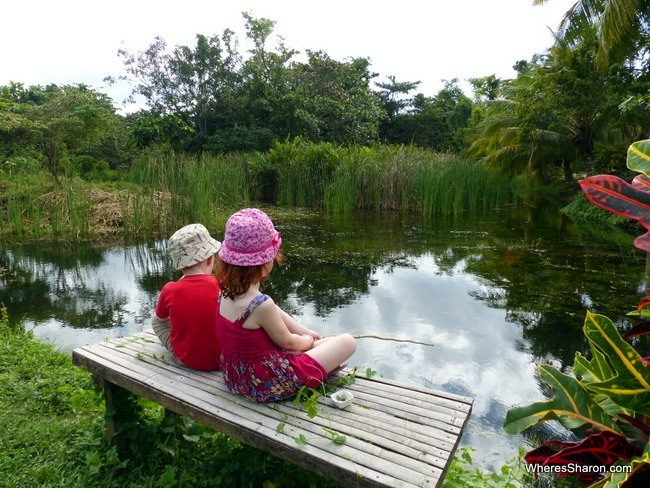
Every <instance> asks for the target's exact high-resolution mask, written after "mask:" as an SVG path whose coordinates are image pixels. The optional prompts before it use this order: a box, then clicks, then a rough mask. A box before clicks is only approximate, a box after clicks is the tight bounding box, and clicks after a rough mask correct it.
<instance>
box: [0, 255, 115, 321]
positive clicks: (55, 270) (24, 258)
mask: <svg viewBox="0 0 650 488" xmlns="http://www.w3.org/2000/svg"><path fill="white" fill-rule="evenodd" d="M104 253H105V250H101V249H97V248H94V247H92V246H89V245H84V244H75V245H70V244H65V243H55V244H38V245H14V246H11V248H3V249H1V250H0V267H1V268H2V276H1V281H0V284H1V287H0V301H2V302H3V303H4V304H5V305H6V306H7V307H8V309H9V315H10V318H11V319H12V320H16V321H22V320H31V321H33V322H34V323H36V324H38V323H40V322H43V321H46V320H49V319H55V320H57V321H60V322H62V323H64V324H67V325H70V326H72V327H84V328H109V327H113V326H115V325H116V324H119V323H120V321H121V315H122V313H123V308H124V306H125V305H126V304H127V302H128V297H127V296H126V295H125V294H124V293H121V292H119V291H117V290H115V289H113V288H111V287H110V286H107V285H106V284H105V283H104V282H103V281H102V277H101V276H99V273H98V270H99V268H100V266H101V265H102V264H103V263H104V261H105V258H104Z"/></svg>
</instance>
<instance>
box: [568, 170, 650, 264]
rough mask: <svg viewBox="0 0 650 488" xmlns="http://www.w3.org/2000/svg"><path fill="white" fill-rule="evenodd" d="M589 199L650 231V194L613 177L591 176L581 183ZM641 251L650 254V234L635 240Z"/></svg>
mask: <svg viewBox="0 0 650 488" xmlns="http://www.w3.org/2000/svg"><path fill="white" fill-rule="evenodd" d="M579 183H580V187H581V188H582V191H583V192H584V194H585V196H586V197H587V199H588V200H589V201H590V202H591V203H593V204H594V205H596V206H598V207H600V208H603V209H605V210H609V211H610V212H612V213H615V214H617V215H621V216H623V217H627V218H629V219H634V220H636V221H638V222H639V224H641V225H642V226H643V227H645V228H646V230H650V193H647V192H645V191H642V190H639V189H638V188H635V187H634V186H632V185H631V184H629V183H628V182H627V181H625V180H623V179H622V178H619V177H618V176H613V175H597V176H590V177H589V178H585V179H582V180H580V181H579ZM634 245H635V246H636V247H638V248H639V249H642V250H644V251H646V252H650V232H646V233H645V234H643V235H642V236H640V237H637V238H636V239H635V240H634Z"/></svg>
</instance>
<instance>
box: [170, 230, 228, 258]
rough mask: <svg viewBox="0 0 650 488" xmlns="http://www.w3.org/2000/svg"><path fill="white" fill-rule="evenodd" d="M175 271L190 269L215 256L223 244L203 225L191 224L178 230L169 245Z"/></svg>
mask: <svg viewBox="0 0 650 488" xmlns="http://www.w3.org/2000/svg"><path fill="white" fill-rule="evenodd" d="M167 248H168V250H169V254H171V257H172V263H173V265H174V269H183V268H189V267H190V266H193V265H195V264H197V263H201V262H203V261H205V260H206V259H208V258H209V257H210V256H214V255H215V254H216V253H217V252H219V249H220V248H221V243H220V242H219V241H217V240H216V239H213V238H212V237H211V236H210V233H209V232H208V229H206V228H205V227H204V226H203V225H201V224H190V225H186V226H185V227H182V228H180V229H178V230H177V231H176V232H174V234H173V235H172V236H171V237H170V238H169V241H168V243H167Z"/></svg>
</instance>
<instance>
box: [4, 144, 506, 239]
mask: <svg viewBox="0 0 650 488" xmlns="http://www.w3.org/2000/svg"><path fill="white" fill-rule="evenodd" d="M60 180H61V184H60V185H57V184H55V183H54V181H53V179H52V177H51V175H49V174H48V173H47V172H46V171H44V169H43V168H42V167H40V166H39V164H38V163H37V162H35V161H23V162H22V163H21V165H20V166H18V167H16V168H14V169H12V171H11V172H10V173H8V172H4V173H3V172H1V171H0V237H2V238H6V239H34V238H36V239H39V238H45V239H48V238H52V239H64V240H65V239H80V238H81V239H94V238H98V237H103V236H106V235H113V236H119V237H128V236H134V237H143V236H150V235H167V234H168V233H169V232H172V231H173V230H175V229H176V228H178V227H180V226H182V225H185V224H187V223H188V222H202V223H203V224H205V225H206V226H208V227H209V228H216V227H219V226H222V225H223V224H224V223H225V220H226V219H227V217H228V216H229V215H230V214H231V213H232V212H233V211H234V210H236V209H238V208H242V207H244V206H249V205H251V204H255V203H256V202H259V203H265V204H278V205H283V206H302V207H310V208H315V209H319V210H324V211H327V212H333V213H351V212H355V211H370V212H378V213H381V212H398V213H402V214H416V215H423V216H425V217H430V216H434V215H458V214H460V213H465V212H470V213H473V212H479V211H483V210H490V209H493V208H495V207H501V206H504V205H507V204H510V203H513V202H514V200H515V199H514V197H513V193H512V185H511V181H510V180H509V179H506V178H504V177H503V176H499V175H498V174H496V173H492V172H490V171H488V170H486V169H485V168H484V167H482V166H480V165H477V164H474V163H472V162H470V161H469V160H467V159H464V158H461V157H458V156H454V155H448V154H440V153H435V152H432V151H430V150H424V149H419V148H415V147H406V146H384V145H378V146H372V147H366V146H363V147H360V146H353V147H344V146H335V145H333V144H329V143H318V144H316V143H308V142H304V141H302V140H300V139H296V140H293V141H291V142H286V143H276V144H275V145H274V146H273V147H272V148H271V149H270V150H269V151H267V152H265V153H242V154H228V155H209V154H201V155H186V154H176V153H173V152H169V151H150V152H147V153H144V154H142V155H141V156H140V157H139V158H138V159H136V160H135V161H134V162H133V163H132V164H131V165H130V166H129V167H125V168H121V169H119V170H115V171H109V172H103V173H97V172H93V171H89V172H86V171H84V167H83V166H74V165H72V164H70V165H69V166H68V167H67V168H66V176H65V177H63V178H61V179H60Z"/></svg>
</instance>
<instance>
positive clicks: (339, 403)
mask: <svg viewBox="0 0 650 488" xmlns="http://www.w3.org/2000/svg"><path fill="white" fill-rule="evenodd" d="M330 400H331V401H332V403H333V404H334V405H335V406H336V407H339V408H345V407H347V406H348V405H350V404H351V403H352V400H354V395H353V394H352V392H351V391H348V390H339V391H337V392H334V393H332V394H331V395H330Z"/></svg>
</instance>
